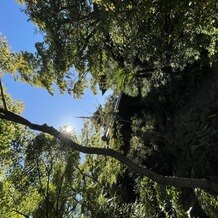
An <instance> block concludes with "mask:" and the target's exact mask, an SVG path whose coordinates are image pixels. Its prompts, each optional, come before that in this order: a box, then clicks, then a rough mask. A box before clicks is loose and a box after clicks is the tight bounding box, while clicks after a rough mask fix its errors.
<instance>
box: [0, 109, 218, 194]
mask: <svg viewBox="0 0 218 218" xmlns="http://www.w3.org/2000/svg"><path fill="white" fill-rule="evenodd" d="M0 118H2V119H4V120H8V121H12V122H15V123H18V124H22V125H26V126H28V127H29V128H30V129H33V130H37V131H41V132H44V133H48V134H50V135H52V136H54V137H55V138H56V139H58V140H60V141H61V142H62V143H63V144H64V145H65V146H67V147H69V148H70V149H72V150H75V151H79V152H82V153H86V154H96V155H104V156H109V157H112V158H115V159H116V160H118V161H119V162H120V163H122V164H124V165H126V166H127V167H129V169H130V170H132V171H133V172H134V173H137V174H140V175H142V176H146V177H148V178H150V179H152V180H153V181H155V182H157V183H158V184H161V185H170V186H177V187H187V188H201V189H205V190H207V191H211V192H214V193H218V184H217V183H214V182H211V181H210V180H208V179H204V178H203V179H194V178H176V177H170V176H162V175H159V174H157V173H155V172H153V171H151V170H149V169H147V168H146V167H144V166H140V165H138V164H136V163H134V162H133V161H132V160H130V159H129V158H127V157H125V156H124V155H123V154H121V153H120V152H117V151H115V150H113V149H110V148H95V147H85V146H82V145H80V144H78V143H76V142H74V141H72V140H71V139H70V137H68V136H67V135H65V134H62V133H61V132H59V131H58V130H56V129H55V128H53V127H52V126H48V125H46V124H43V125H38V124H34V123H31V122H30V121H28V120H26V119H25V118H23V117H21V116H19V115H17V114H14V113H12V112H10V111H6V110H5V109H3V108H0Z"/></svg>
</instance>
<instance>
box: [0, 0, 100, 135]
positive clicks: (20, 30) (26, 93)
mask: <svg viewBox="0 0 218 218" xmlns="http://www.w3.org/2000/svg"><path fill="white" fill-rule="evenodd" d="M20 8H21V5H19V4H17V3H16V2H15V0H0V32H1V33H2V34H3V35H4V36H6V37H7V40H8V43H9V45H10V47H11V49H12V50H13V51H16V52H18V51H21V50H26V51H31V52H34V51H35V47H34V44H35V42H37V41H40V40H41V36H40V35H39V34H37V31H36V28H35V27H34V25H33V24H32V23H31V22H27V20H28V17H27V16H26V15H25V14H24V13H23V12H21V10H20ZM3 83H4V85H5V86H6V88H7V90H8V92H9V93H10V94H11V95H12V97H13V98H14V99H19V100H21V101H23V102H24V104H25V109H24V112H23V116H24V117H25V118H27V119H29V120H30V121H32V122H35V123H38V124H43V123H47V124H48V125H52V126H54V127H56V128H58V127H61V126H63V125H70V126H72V127H73V128H75V130H76V131H77V132H79V131H80V129H81V127H82V120H81V119H78V118H75V117H76V116H90V115H91V114H92V113H93V112H94V111H95V110H96V108H97V107H98V106H99V104H101V103H103V102H104V97H103V96H101V94H99V95H98V96H94V95H93V94H92V93H91V92H90V91H86V93H85V95H84V96H83V98H82V99H79V100H78V99H73V98H72V96H70V95H68V94H65V95H61V94H60V93H59V92H58V90H57V91H56V93H55V95H54V96H51V95H50V94H49V93H48V92H47V91H46V90H44V89H42V88H36V87H31V86H30V85H27V84H24V83H21V82H19V81H17V82H15V81H14V80H13V79H12V77H11V76H10V75H8V74H6V75H5V76H4V78H3Z"/></svg>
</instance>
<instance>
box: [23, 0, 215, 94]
mask: <svg viewBox="0 0 218 218" xmlns="http://www.w3.org/2000/svg"><path fill="white" fill-rule="evenodd" d="M20 2H22V3H23V4H25V6H26V10H25V12H26V13H27V15H28V16H29V17H30V20H31V21H33V22H34V23H35V24H36V25H37V26H38V28H39V29H40V31H42V33H43V35H44V40H43V42H40V43H37V44H36V48H37V54H36V56H35V58H36V60H37V63H38V65H37V67H36V66H34V67H33V69H34V72H35V75H36V76H35V78H37V80H38V83H41V84H44V86H45V87H47V88H48V89H50V88H51V86H52V84H53V82H55V83H56V84H57V85H58V86H59V88H60V90H62V91H66V90H68V91H69V92H74V93H76V94H75V95H76V96H77V97H78V96H79V95H80V94H82V93H83V90H84V88H85V87H86V86H84V85H81V81H82V83H83V82H84V81H83V79H84V78H86V79H88V77H86V75H87V73H88V72H90V73H91V76H92V81H93V82H94V83H93V84H96V83H101V82H100V80H101V78H102V77H103V76H104V78H105V79H104V80H105V81H103V83H104V84H106V88H113V89H115V90H125V87H128V86H129V85H130V84H131V85H132V87H134V83H131V80H132V79H133V78H134V76H135V75H136V74H137V73H138V72H139V71H145V72H149V71H150V70H151V72H159V71H162V68H163V67H166V66H170V67H172V68H173V69H177V68H181V69H182V68H184V67H185V66H186V65H187V64H190V63H193V62H195V61H196V60H198V59H201V53H202V52H203V51H204V50H206V51H208V55H209V57H210V60H211V62H214V61H215V60H216V55H217V54H216V50H217V40H218V34H217V32H218V31H217V22H218V20H217V4H216V1H215V0H212V1H210V2H201V1H197V2H190V1H180V2H178V1H177V0H174V1H170V2H167V1H164V2H163V1H153V0H144V1H137V2H135V1H132V0H131V1H127V2H126V1H117V2H114V1H100V0H98V1H93V2H90V1H85V0H83V1H73V2H72V1H70V0H67V1H58V2H54V1H52V0H49V1H46V2H43V1H38V0H37V1H25V0H23V1H20ZM202 11H204V13H202ZM48 12H49V13H48ZM154 27H155V28H154ZM27 59H28V58H27ZM31 60H32V58H30V61H29V63H30V65H31V66H32V64H31ZM72 67H74V68H75V69H76V71H77V72H78V75H79V78H80V77H82V78H83V79H82V80H81V79H78V81H77V79H76V78H75V75H74V74H73V73H72V72H71V70H70V69H71V68H72ZM164 73H165V72H164ZM89 78H90V77H89ZM72 80H76V81H77V82H76V83H72V82H71V81H72ZM126 84H128V86H126ZM77 92H78V93H77ZM135 94H136V93H135ZM135 94H134V95H135Z"/></svg>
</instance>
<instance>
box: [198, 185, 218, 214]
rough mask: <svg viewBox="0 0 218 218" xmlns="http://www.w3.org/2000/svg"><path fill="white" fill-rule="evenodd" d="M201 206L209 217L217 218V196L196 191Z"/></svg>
mask: <svg viewBox="0 0 218 218" xmlns="http://www.w3.org/2000/svg"><path fill="white" fill-rule="evenodd" d="M195 192H196V194H197V196H198V199H199V201H200V204H201V206H202V208H203V209H204V211H205V212H206V213H207V215H208V216H209V217H212V218H215V217H217V213H218V198H217V196H216V195H213V194H209V193H207V192H205V191H203V190H200V189H196V190H195Z"/></svg>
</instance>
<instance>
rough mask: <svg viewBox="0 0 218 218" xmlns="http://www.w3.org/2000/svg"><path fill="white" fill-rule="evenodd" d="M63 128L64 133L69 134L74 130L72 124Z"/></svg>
mask: <svg viewBox="0 0 218 218" xmlns="http://www.w3.org/2000/svg"><path fill="white" fill-rule="evenodd" d="M63 130H64V131H63V132H64V133H68V134H69V133H71V132H73V128H72V126H69V125H66V126H64V128H63Z"/></svg>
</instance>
